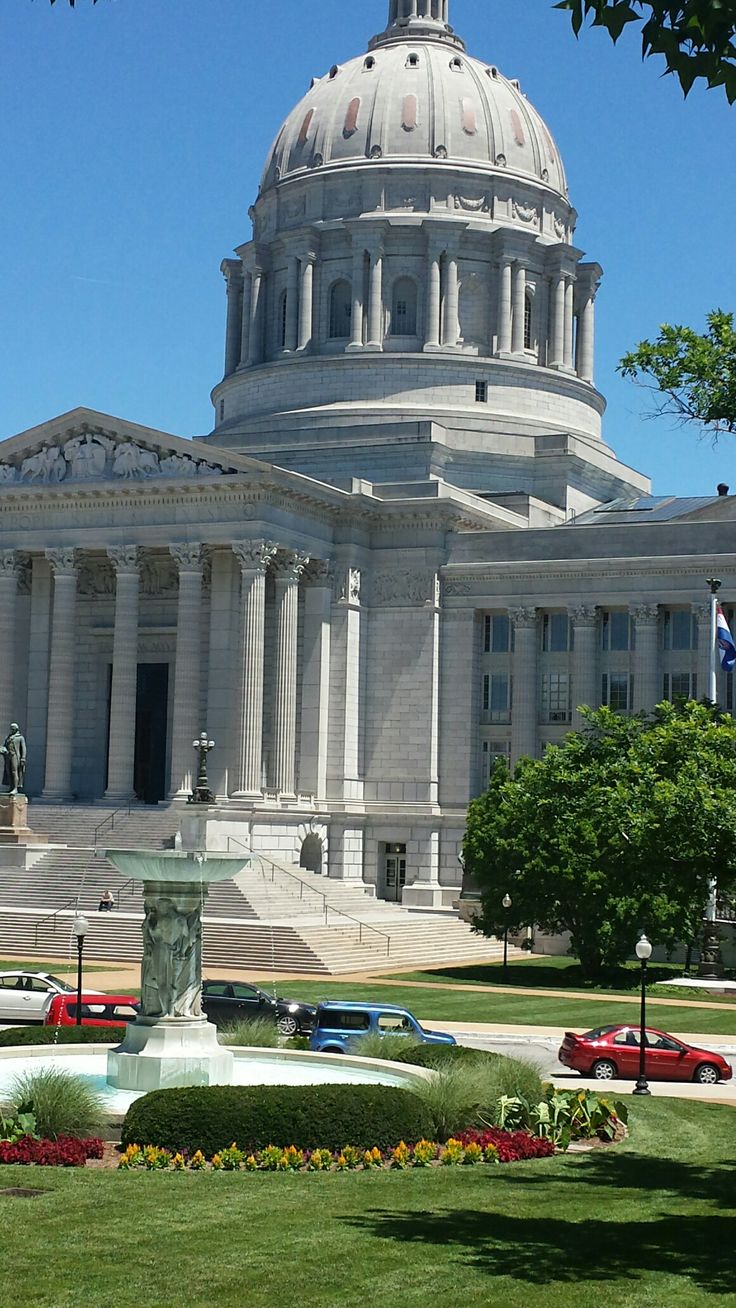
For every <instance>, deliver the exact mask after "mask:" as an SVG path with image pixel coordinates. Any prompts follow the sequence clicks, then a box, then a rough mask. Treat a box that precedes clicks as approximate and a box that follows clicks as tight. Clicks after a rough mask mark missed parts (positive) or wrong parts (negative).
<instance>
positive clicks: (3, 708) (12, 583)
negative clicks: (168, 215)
mask: <svg viewBox="0 0 736 1308" xmlns="http://www.w3.org/2000/svg"><path fill="white" fill-rule="evenodd" d="M17 562H18V556H17V554H16V551H15V550H0V631H2V632H4V633H5V638H6V640H7V641H8V646H7V648H6V650H5V657H4V658H3V659H0V731H2V732H3V733H4V734H5V735H7V730H8V727H9V726H10V723H11V722H14V721H15V720H16V719H18V720H20V708H19V706H16V704H15V668H16V649H15V633H16V620H15V607H16V605H15V600H16V595H17V593H18V573H17V571H16V568H17ZM22 727H23V729H25V723H23V724H22Z"/></svg>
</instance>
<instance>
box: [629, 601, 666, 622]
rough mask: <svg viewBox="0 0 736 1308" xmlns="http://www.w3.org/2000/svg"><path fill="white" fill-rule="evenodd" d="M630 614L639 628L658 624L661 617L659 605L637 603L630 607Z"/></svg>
mask: <svg viewBox="0 0 736 1308" xmlns="http://www.w3.org/2000/svg"><path fill="white" fill-rule="evenodd" d="M629 613H630V614H631V616H632V618H633V619H634V621H635V622H636V624H637V626H646V625H648V624H654V623H656V621H657V619H658V617H659V605H658V604H646V603H643V602H640V601H637V602H636V603H634V604H630V605H629Z"/></svg>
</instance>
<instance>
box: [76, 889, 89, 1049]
mask: <svg viewBox="0 0 736 1308" xmlns="http://www.w3.org/2000/svg"><path fill="white" fill-rule="evenodd" d="M88 931H89V922H88V921H87V919H86V917H84V915H83V914H82V913H77V914H76V916H75V918H74V921H73V922H72V933H73V934H74V935H75V936H76V937H77V1020H76V1025H77V1026H81V1025H82V953H83V951H84V937H85V936H86V934H87V932H88Z"/></svg>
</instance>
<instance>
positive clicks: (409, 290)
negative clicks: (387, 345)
mask: <svg viewBox="0 0 736 1308" xmlns="http://www.w3.org/2000/svg"><path fill="white" fill-rule="evenodd" d="M390 334H391V335H392V336H416V334H417V284H416V282H415V281H413V280H412V278H411V277H399V279H398V281H397V282H394V293H393V298H392V301H391V333H390Z"/></svg>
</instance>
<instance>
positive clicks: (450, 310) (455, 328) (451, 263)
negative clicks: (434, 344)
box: [442, 253, 460, 346]
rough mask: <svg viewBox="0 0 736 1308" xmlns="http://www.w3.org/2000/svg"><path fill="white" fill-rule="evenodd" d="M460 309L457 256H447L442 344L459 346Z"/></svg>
mask: <svg viewBox="0 0 736 1308" xmlns="http://www.w3.org/2000/svg"><path fill="white" fill-rule="evenodd" d="M459 308H460V285H459V281H458V263H457V255H456V254H450V253H448V255H447V290H446V292H445V323H444V331H443V333H442V344H443V345H450V346H454V345H457V342H458V337H459V335H460V323H459V320H458V313H459Z"/></svg>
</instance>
